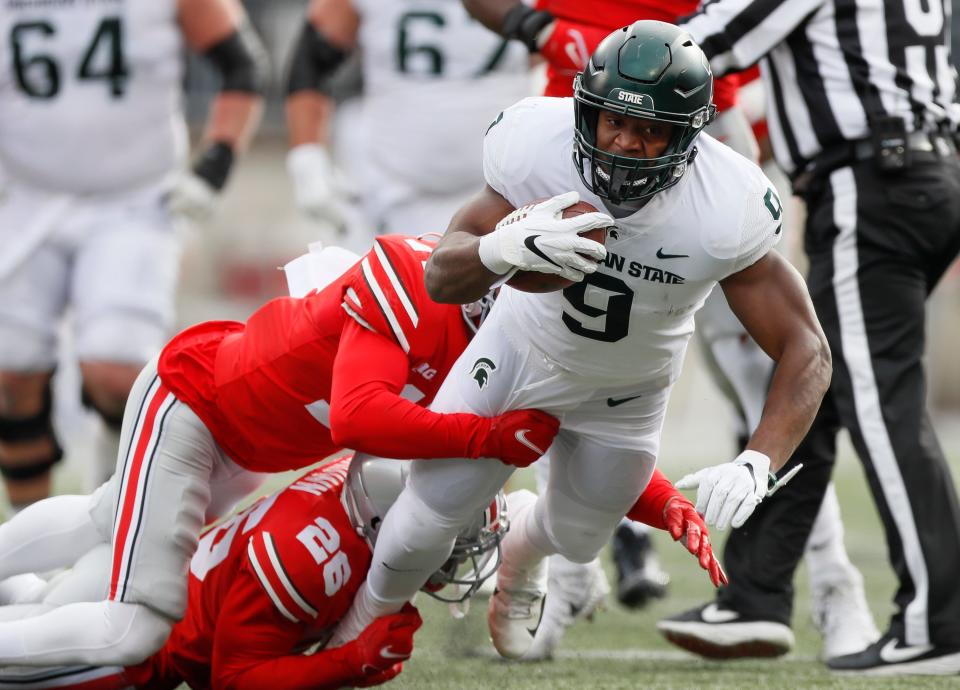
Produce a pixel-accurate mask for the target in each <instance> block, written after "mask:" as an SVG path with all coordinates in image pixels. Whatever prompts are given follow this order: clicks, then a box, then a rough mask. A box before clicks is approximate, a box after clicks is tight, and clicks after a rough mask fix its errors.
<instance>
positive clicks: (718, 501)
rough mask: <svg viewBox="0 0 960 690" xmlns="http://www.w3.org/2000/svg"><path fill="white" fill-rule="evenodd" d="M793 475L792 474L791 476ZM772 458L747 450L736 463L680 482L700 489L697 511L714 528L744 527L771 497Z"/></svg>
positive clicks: (711, 469) (680, 485) (686, 486)
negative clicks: (768, 496) (769, 489)
mask: <svg viewBox="0 0 960 690" xmlns="http://www.w3.org/2000/svg"><path fill="white" fill-rule="evenodd" d="M791 476H792V475H791ZM769 477H770V458H768V457H767V456H766V455H764V454H763V453H759V452H757V451H755V450H745V451H743V452H742V453H740V455H738V456H737V457H736V458H735V459H734V460H733V462H727V463H724V464H722V465H714V466H713V467H707V468H706V469H702V470H700V471H699V472H694V473H693V474H688V475H687V476H685V477H683V478H682V479H681V480H680V481H678V482H677V483H676V484H675V486H676V487H677V488H678V489H697V504H696V508H697V512H698V513H700V514H701V515H703V520H704V522H706V523H707V524H708V525H709V526H711V527H716V528H717V529H718V530H725V529H726V528H727V526H728V525H733V526H734V527H741V526H742V525H743V523H744V522H746V521H747V518H748V517H750V515H751V514H752V513H753V510H754V508H756V507H757V506H758V505H759V504H760V501H762V500H763V498H764V497H765V496H766V495H767V488H768V482H769Z"/></svg>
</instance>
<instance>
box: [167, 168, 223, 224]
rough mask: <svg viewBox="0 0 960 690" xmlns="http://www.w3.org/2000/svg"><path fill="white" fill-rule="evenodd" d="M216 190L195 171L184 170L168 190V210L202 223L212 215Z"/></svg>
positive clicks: (215, 202)
mask: <svg viewBox="0 0 960 690" xmlns="http://www.w3.org/2000/svg"><path fill="white" fill-rule="evenodd" d="M217 194H218V192H217V190H215V189H214V188H213V187H212V186H211V185H210V183H209V182H207V181H206V180H204V179H203V178H202V177H200V176H199V175H197V174H196V173H194V172H192V171H190V170H185V171H184V172H182V173H181V174H180V175H179V176H178V177H177V180H176V182H175V183H174V185H173V189H172V190H170V210H171V211H173V212H174V213H175V214H177V215H179V216H184V217H186V218H189V219H190V220H192V221H195V222H198V223H202V222H203V221H205V220H207V219H209V218H210V216H212V215H213V210H214V208H215V207H216V204H217Z"/></svg>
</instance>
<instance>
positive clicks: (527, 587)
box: [487, 568, 547, 659]
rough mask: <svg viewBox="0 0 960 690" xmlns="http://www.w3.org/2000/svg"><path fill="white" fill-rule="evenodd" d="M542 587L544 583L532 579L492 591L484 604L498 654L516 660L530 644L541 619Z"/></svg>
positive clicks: (527, 649)
mask: <svg viewBox="0 0 960 690" xmlns="http://www.w3.org/2000/svg"><path fill="white" fill-rule="evenodd" d="M540 570H544V569H543V568H541V569H540ZM545 579H546V578H541V580H545ZM546 590H547V588H546V582H545V581H542V582H540V583H538V582H537V581H536V580H535V579H532V580H530V581H528V582H526V583H524V585H523V586H521V587H518V588H516V589H510V590H507V589H500V588H497V589H495V590H494V592H493V596H492V597H490V604H489V605H488V607H487V627H488V628H489V630H490V641H491V642H493V646H494V648H495V649H496V650H497V652H499V654H500V656H502V657H504V658H506V659H519V658H520V657H522V656H523V655H524V654H526V653H527V652H528V651H529V650H530V647H532V646H533V640H534V638H535V637H536V635H537V629H538V628H539V627H540V620H541V619H542V618H543V609H544V599H545V598H546V595H547V591H546Z"/></svg>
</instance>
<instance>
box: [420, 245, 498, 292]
mask: <svg viewBox="0 0 960 690" xmlns="http://www.w3.org/2000/svg"><path fill="white" fill-rule="evenodd" d="M479 243H480V238H479V237H478V236H476V235H473V234H471V233H469V232H465V231H459V230H452V231H449V232H447V234H446V235H444V237H443V239H442V240H441V241H440V244H439V245H438V246H437V248H436V249H435V250H434V252H433V254H431V255H430V260H429V261H428V262H427V266H426V270H425V272H424V280H425V282H426V286H427V292H428V293H429V295H430V298H431V299H433V300H434V301H435V302H440V303H441V304H466V303H468V302H473V301H475V300H478V299H480V298H481V297H483V296H484V295H485V294H487V291H488V290H490V286H491V285H493V284H494V283H495V282H496V281H497V280H498V279H499V278H500V276H499V275H497V274H496V273H494V272H492V271H491V270H489V269H488V268H487V267H486V266H484V265H483V263H481V261H480V255H479V253H478V245H479Z"/></svg>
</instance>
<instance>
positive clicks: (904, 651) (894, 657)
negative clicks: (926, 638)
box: [880, 638, 933, 664]
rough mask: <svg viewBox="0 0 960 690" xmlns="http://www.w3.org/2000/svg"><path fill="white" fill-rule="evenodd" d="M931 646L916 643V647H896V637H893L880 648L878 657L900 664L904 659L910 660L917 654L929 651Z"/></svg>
mask: <svg viewBox="0 0 960 690" xmlns="http://www.w3.org/2000/svg"><path fill="white" fill-rule="evenodd" d="M931 649H933V647H931V646H930V645H918V646H916V647H898V646H897V638H893V639H892V640H890V641H889V642H887V643H886V644H885V645H883V647H881V648H880V658H881V659H883V660H884V661H886V662H887V663H888V664H900V663H903V662H904V661H911V660H912V659H916V658H917V657H918V656H922V655H923V654H926V653H927V652H929V651H930V650H931Z"/></svg>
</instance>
